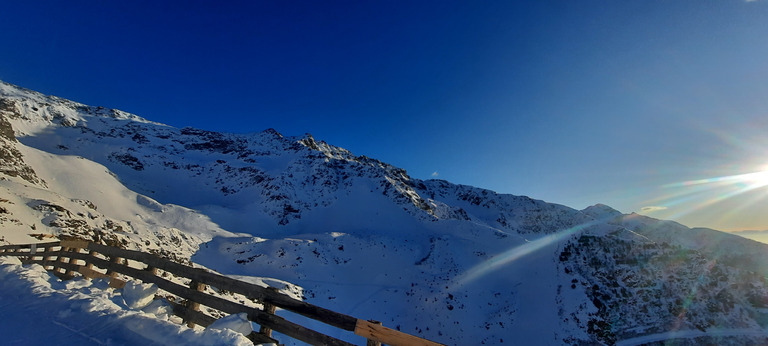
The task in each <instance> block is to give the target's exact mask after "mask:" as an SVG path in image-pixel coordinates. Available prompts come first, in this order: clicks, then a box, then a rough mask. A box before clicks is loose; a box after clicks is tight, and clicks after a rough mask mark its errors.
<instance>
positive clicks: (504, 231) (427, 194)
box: [0, 83, 768, 344]
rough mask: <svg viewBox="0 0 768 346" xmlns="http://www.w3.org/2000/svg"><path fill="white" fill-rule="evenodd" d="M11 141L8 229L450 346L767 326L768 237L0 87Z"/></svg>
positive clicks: (3, 221)
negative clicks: (113, 250) (207, 275)
mask: <svg viewBox="0 0 768 346" xmlns="http://www.w3.org/2000/svg"><path fill="white" fill-rule="evenodd" d="M0 150H2V151H0V155H5V156H3V157H8V158H9V159H8V161H5V160H4V161H3V162H9V163H11V164H6V165H4V166H2V169H0V174H1V175H2V176H0V208H2V209H0V236H1V237H2V238H0V241H5V242H29V241H32V240H33V238H32V237H31V236H30V234H33V235H49V236H56V237H78V238H85V239H88V240H92V241H97V242H101V243H107V244H111V245H118V246H121V247H126V248H133V249H142V250H146V251H152V252H155V253H158V254H159V255H163V256H167V257H171V258H175V259H177V260H179V261H192V262H194V263H197V264H201V265H204V266H206V267H209V268H212V269H215V270H217V271H219V272H222V273H225V274H231V275H249V276H258V277H272V278H275V279H278V280H282V281H285V282H290V283H293V284H297V285H298V286H300V287H301V292H302V293H301V294H302V295H303V297H304V298H305V299H307V300H309V301H312V302H313V303H318V304H319V305H322V306H327V307H329V308H332V309H334V310H337V311H341V312H344V313H350V314H352V313H354V314H355V315H363V316H370V318H372V319H377V320H380V321H383V322H385V324H388V325H392V326H393V327H395V328H397V329H401V330H404V331H406V332H409V333H414V334H417V335H421V336H424V337H426V338H429V339H434V340H438V341H442V342H445V343H449V344H466V343H480V344H500V343H509V342H512V343H517V342H516V341H515V340H517V341H522V340H525V341H526V342H527V343H533V344H563V343H565V344H582V343H601V344H613V343H617V342H621V341H622V340H629V339H632V338H637V337H638V336H646V335H653V334H659V333H665V332H669V331H670V330H673V329H674V328H678V329H680V328H682V329H683V330H692V331H693V330H697V331H707V330H714V329H717V328H720V329H722V328H732V329H739V330H742V329H745V328H746V329H751V330H763V328H764V327H765V324H766V323H767V322H766V321H768V318H767V317H768V312H766V311H768V310H766V308H768V304H767V303H768V288H767V287H768V283H767V282H766V280H765V276H766V274H768V267H766V265H764V264H763V263H768V255H767V254H768V247H766V246H765V245H764V244H759V243H756V242H754V241H751V240H748V239H744V238H740V237H738V236H735V235H729V234H725V233H722V232H718V231H714V230H708V229H691V228H688V227H685V226H683V225H680V224H678V223H675V222H671V221H663V220H656V219H653V218H649V217H646V216H641V215H638V214H623V213H621V212H619V211H617V210H615V209H613V208H610V207H609V206H606V205H602V204H596V205H594V206H591V207H588V208H585V209H584V210H576V209H573V208H569V207H566V206H563V205H559V204H554V203H547V202H544V201H540V200H536V199H532V198H529V197H525V196H515V195H511V194H499V193H496V192H493V191H490V190H487V189H482V188H479V187H472V186H467V185H457V184H452V183H450V182H447V181H444V180H420V179H415V178H412V177H410V176H409V175H408V174H407V172H406V171H405V170H404V169H401V168H397V167H394V166H392V165H389V164H387V163H384V162H382V161H379V160H376V159H373V158H369V157H366V156H364V155H361V156H357V155H354V154H352V152H350V151H348V150H346V149H343V148H339V147H335V146H332V145H330V144H328V143H326V142H324V141H318V140H316V139H315V138H314V137H312V135H310V134H305V135H304V136H295V137H290V136H283V135H282V134H280V133H279V132H277V131H276V130H274V129H267V130H265V131H262V132H256V133H249V134H228V133H219V132H214V131H207V130H202V129H194V128H189V127H186V128H181V129H177V128H174V127H171V126H167V125H163V124H159V123H155V122H152V121H149V120H146V119H144V118H142V117H139V116H136V115H133V114H130V113H126V112H122V111H118V110H112V109H106V108H102V107H92V106H86V105H83V104H80V103H77V102H73V101H69V100H65V99H61V98H57V97H53V96H45V95H42V94H40V93H36V92H33V91H30V90H26V89H23V88H18V87H15V86H13V85H10V84H7V83H0ZM702 273H705V274H702ZM702 275H704V276H702ZM692 288H693V289H692ZM636 301H643V302H646V303H647V304H644V305H643V306H633V302H636ZM382 306H386V307H387V309H386V310H383V309H382V308H381V307H382ZM643 308H645V310H643ZM315 327H316V328H318V329H319V330H323V328H324V327H323V326H315ZM729 338H730V339H727V340H725V342H745V341H746V342H755V343H759V342H761V341H764V338H762V339H761V337H760V336H755V335H749V336H744V337H738V336H729ZM717 340H720V339H717ZM734 340H736V341H734Z"/></svg>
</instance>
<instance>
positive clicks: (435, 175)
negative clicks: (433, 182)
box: [432, 171, 440, 177]
mask: <svg viewBox="0 0 768 346" xmlns="http://www.w3.org/2000/svg"><path fill="white" fill-rule="evenodd" d="M439 175H440V173H437V171H435V172H432V177H437V176H439Z"/></svg>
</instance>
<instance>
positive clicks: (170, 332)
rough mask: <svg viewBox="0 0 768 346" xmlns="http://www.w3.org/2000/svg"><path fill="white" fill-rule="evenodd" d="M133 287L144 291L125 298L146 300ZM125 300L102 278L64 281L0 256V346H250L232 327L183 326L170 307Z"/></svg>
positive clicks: (148, 291)
mask: <svg viewBox="0 0 768 346" xmlns="http://www.w3.org/2000/svg"><path fill="white" fill-rule="evenodd" d="M132 285H133V286H138V287H142V288H140V289H138V290H135V291H134V292H133V293H129V294H128V295H137V296H138V297H141V298H142V299H141V300H142V302H143V301H146V297H148V294H149V293H150V292H151V291H152V290H147V289H144V287H145V286H143V285H141V284H138V283H137V284H132ZM127 287H128V286H127ZM125 300H130V299H127V297H126V291H125V290H115V289H112V288H110V287H109V285H108V284H107V282H106V281H104V280H93V281H88V280H85V279H82V278H81V279H74V280H70V281H63V282H62V281H61V280H59V279H57V278H55V277H54V276H52V275H50V274H49V273H48V272H46V271H45V269H43V267H42V266H39V265H21V263H20V262H19V261H18V259H16V258H11V257H0V309H1V310H2V311H3V323H0V335H2V343H3V344H11V345H13V344H23V345H36V344H37V345H43V344H59V345H138V344H146V345H242V346H246V345H247V346H250V345H252V343H251V341H250V340H248V339H246V338H245V337H244V336H243V335H242V334H240V333H238V332H236V331H233V330H231V329H225V328H220V329H206V330H204V329H202V328H199V327H198V328H195V329H190V328H187V327H186V325H182V324H181V323H180V322H181V321H180V320H179V319H178V318H176V317H169V314H168V312H169V310H168V308H169V307H168V306H167V305H165V306H164V305H163V304H162V303H161V302H160V301H158V300H156V301H154V302H152V303H151V304H148V305H145V306H144V307H143V308H139V306H134V307H130V306H128V305H126V304H125V302H124V301H125ZM139 305H142V304H139ZM228 326H233V325H225V327H228ZM240 330H242V329H240Z"/></svg>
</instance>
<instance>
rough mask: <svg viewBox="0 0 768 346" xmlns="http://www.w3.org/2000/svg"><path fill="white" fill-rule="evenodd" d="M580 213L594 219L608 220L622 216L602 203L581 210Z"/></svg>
mask: <svg viewBox="0 0 768 346" xmlns="http://www.w3.org/2000/svg"><path fill="white" fill-rule="evenodd" d="M582 212H583V213H584V214H587V215H589V216H591V217H593V218H595V219H609V218H614V217H617V216H622V215H624V214H623V213H622V212H620V211H618V210H616V209H613V208H611V207H610V206H607V205H605V204H602V203H598V204H595V205H592V206H589V207H586V208H584V209H583V210H582Z"/></svg>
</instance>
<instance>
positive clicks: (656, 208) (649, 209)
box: [640, 205, 667, 213]
mask: <svg viewBox="0 0 768 346" xmlns="http://www.w3.org/2000/svg"><path fill="white" fill-rule="evenodd" d="M666 209H667V207H662V206H658V205H649V206H647V207H642V208H640V211H642V212H644V213H653V212H654V211H659V210H666Z"/></svg>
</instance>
